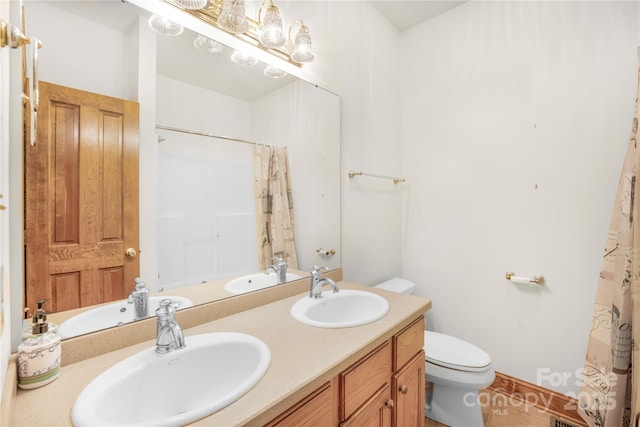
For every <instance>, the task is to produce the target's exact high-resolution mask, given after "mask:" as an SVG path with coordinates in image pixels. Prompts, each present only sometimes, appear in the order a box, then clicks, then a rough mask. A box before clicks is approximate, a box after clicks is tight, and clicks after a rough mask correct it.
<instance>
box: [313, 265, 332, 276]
mask: <svg viewBox="0 0 640 427" xmlns="http://www.w3.org/2000/svg"><path fill="white" fill-rule="evenodd" d="M323 271H329V268H327V267H320V266H318V265H314V266H313V270H311V274H317V275H319V274H320V273H322V272H323Z"/></svg>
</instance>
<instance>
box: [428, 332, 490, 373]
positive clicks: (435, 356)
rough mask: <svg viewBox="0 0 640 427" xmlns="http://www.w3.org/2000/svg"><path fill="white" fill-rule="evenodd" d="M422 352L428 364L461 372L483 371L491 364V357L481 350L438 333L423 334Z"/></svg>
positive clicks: (460, 340) (458, 339)
mask: <svg viewBox="0 0 640 427" xmlns="http://www.w3.org/2000/svg"><path fill="white" fill-rule="evenodd" d="M424 352H425V355H426V359H427V361H428V362H431V363H435V364H437V365H441V366H446V367H449V368H452V369H457V370H461V371H470V372H472V371H485V370H487V368H488V366H489V365H490V364H491V356H489V354H488V353H487V352H485V351H484V350H482V349H481V348H479V347H476V346H475V345H473V344H471V343H469V342H467V341H464V340H462V339H460V338H456V337H452V336H451V335H446V334H441V333H438V332H431V331H425V332H424Z"/></svg>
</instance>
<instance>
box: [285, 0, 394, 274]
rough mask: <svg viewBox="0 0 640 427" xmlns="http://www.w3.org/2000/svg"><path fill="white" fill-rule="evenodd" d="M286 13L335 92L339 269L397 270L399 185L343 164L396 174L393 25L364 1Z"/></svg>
mask: <svg viewBox="0 0 640 427" xmlns="http://www.w3.org/2000/svg"><path fill="white" fill-rule="evenodd" d="M278 7H279V8H280V10H281V11H283V14H284V11H285V10H286V11H287V12H286V13H287V17H289V18H293V17H300V18H302V19H303V20H304V22H305V24H306V25H308V26H309V29H310V32H311V36H312V38H313V48H314V51H315V53H316V60H315V62H313V63H311V64H309V65H305V69H306V70H308V71H309V73H310V74H313V75H316V76H318V80H319V81H322V82H323V84H324V85H325V88H326V89H328V90H330V91H333V92H334V93H336V94H337V95H339V96H340V101H341V133H340V138H341V150H342V151H341V160H342V173H341V182H342V203H341V214H342V218H341V226H342V254H341V263H342V268H343V271H344V277H345V278H346V279H348V280H352V281H355V282H359V283H365V284H374V283H378V282H382V281H384V280H386V279H388V278H390V277H393V276H399V275H400V274H401V240H400V237H399V236H400V234H401V229H402V222H401V212H402V211H401V207H402V203H401V201H402V192H401V191H400V190H398V189H397V188H396V187H395V186H394V185H393V183H392V182H391V181H385V180H378V179H375V178H367V177H359V178H353V179H349V178H348V176H347V172H348V171H349V170H350V169H356V170H362V171H364V172H369V173H376V174H383V175H399V174H400V173H401V171H400V151H399V150H400V132H399V129H400V114H401V112H400V91H399V88H400V81H401V79H402V78H403V77H402V75H401V74H399V71H400V70H401V69H400V65H401V64H400V50H399V32H398V31H397V30H396V29H395V28H394V27H393V26H391V24H390V23H389V22H388V21H387V20H386V18H384V17H383V16H381V15H380V13H379V12H378V11H377V10H376V9H375V8H374V7H373V6H372V5H371V4H370V3H369V2H368V1H289V2H284V4H283V5H282V6H280V3H278Z"/></svg>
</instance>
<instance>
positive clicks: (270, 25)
mask: <svg viewBox="0 0 640 427" xmlns="http://www.w3.org/2000/svg"><path fill="white" fill-rule="evenodd" d="M261 32H262V34H261V35H260V43H262V45H263V46H265V47H270V48H278V47H282V46H284V42H285V41H286V39H285V37H284V30H283V29H282V19H281V18H280V12H279V11H278V8H277V7H275V6H269V7H268V8H267V13H265V15H264V19H263V20H262V26H261Z"/></svg>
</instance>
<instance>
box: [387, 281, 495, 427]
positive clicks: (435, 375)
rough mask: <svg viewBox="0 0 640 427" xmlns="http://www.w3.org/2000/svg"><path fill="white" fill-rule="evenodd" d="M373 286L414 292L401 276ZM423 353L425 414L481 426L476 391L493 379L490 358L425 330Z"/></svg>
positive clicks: (453, 423)
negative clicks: (427, 388) (427, 386)
mask: <svg viewBox="0 0 640 427" xmlns="http://www.w3.org/2000/svg"><path fill="white" fill-rule="evenodd" d="M375 287H376V288H380V289H385V290H388V291H393V292H400V293H404V294H413V293H414V291H415V284H414V283H413V282H410V281H408V280H405V279H400V278H394V279H391V280H387V281H386V282H383V283H380V284H379V285H376V286H375ZM424 352H425V355H426V356H425V359H426V361H425V374H426V375H425V376H426V381H427V383H432V384H433V388H432V389H431V392H430V393H425V396H426V399H425V400H426V402H425V415H426V416H427V417H429V418H431V419H432V420H435V421H438V422H440V423H442V424H446V425H448V426H453V427H458V426H463V427H475V426H484V422H483V420H482V410H481V406H480V403H479V400H478V390H480V389H482V388H485V387H487V386H489V385H490V384H491V383H492V382H493V380H494V378H495V371H494V370H493V367H492V366H491V357H490V356H489V355H488V354H487V353H486V352H485V351H483V350H482V349H480V348H478V347H476V346H474V345H473V344H470V343H468V342H466V341H464V340H461V339H459V338H455V337H452V336H450V335H445V334H440V333H437V332H430V331H425V332H424ZM429 395H431V396H429Z"/></svg>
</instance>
